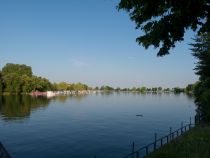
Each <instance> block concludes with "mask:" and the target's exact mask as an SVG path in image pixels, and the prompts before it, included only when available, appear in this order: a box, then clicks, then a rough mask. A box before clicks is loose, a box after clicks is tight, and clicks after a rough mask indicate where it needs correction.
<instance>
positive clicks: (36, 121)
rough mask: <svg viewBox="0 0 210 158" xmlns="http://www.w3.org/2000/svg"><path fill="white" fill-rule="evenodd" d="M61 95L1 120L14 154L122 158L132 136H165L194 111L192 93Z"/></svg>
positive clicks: (0, 133) (1, 134)
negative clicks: (24, 115) (23, 113)
mask: <svg viewBox="0 0 210 158" xmlns="http://www.w3.org/2000/svg"><path fill="white" fill-rule="evenodd" d="M64 100H65V99H64V98H62V99H61V98H55V99H52V100H51V101H50V103H49V105H48V106H47V107H46V108H42V107H41V106H40V107H39V108H37V109H36V110H34V111H33V112H32V113H31V114H30V116H29V117H28V118H27V119H25V120H24V121H5V120H4V119H0V129H1V130H0V140H1V141H2V142H3V143H4V144H5V146H6V148H7V149H8V151H10V153H11V155H12V157H14V158H16V157H17V158H18V157H22V158H24V157H25V158H26V157H30V158H35V157H51V158H54V157H64V158H65V157H66V158H67V157H74V158H80V157H84V156H85V157H92V154H96V155H98V156H99V157H102V158H105V157H120V156H124V154H127V153H129V152H130V151H131V150H130V149H131V146H130V144H131V142H132V141H135V143H136V145H137V146H142V145H144V144H146V143H149V142H151V141H153V138H154V133H155V132H157V133H158V137H160V136H163V135H165V134H166V133H168V132H169V127H170V126H171V127H172V128H173V129H175V128H178V127H180V125H181V122H182V121H183V122H184V123H187V122H189V119H190V117H191V116H192V117H193V116H194V114H195V106H194V103H193V98H191V99H190V98H189V97H187V96H186V95H184V94H179V95H174V94H162V95H161V94H156V95H155V94H147V95H145V94H139V93H113V94H108V93H104V94H98V95H95V94H92V95H87V96H85V97H83V98H80V99H79V100H78V98H74V97H67V98H66V100H65V101H64ZM0 112H1V115H2V117H5V114H2V111H0ZM137 114H141V115H143V117H137V116H136V115H137ZM78 151H82V152H78Z"/></svg>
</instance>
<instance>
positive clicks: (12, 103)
mask: <svg viewBox="0 0 210 158" xmlns="http://www.w3.org/2000/svg"><path fill="white" fill-rule="evenodd" d="M0 103H1V104H0V116H2V117H3V119H4V120H17V119H24V118H27V117H29V116H30V114H31V111H32V110H36V109H38V108H40V107H47V106H48V104H49V103H50V100H49V99H47V98H46V97H32V96H22V95H12V96H0Z"/></svg>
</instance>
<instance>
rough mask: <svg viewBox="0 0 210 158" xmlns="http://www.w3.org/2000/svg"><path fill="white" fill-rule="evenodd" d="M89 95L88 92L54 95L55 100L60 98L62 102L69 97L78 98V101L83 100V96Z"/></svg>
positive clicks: (71, 98)
mask: <svg viewBox="0 0 210 158" xmlns="http://www.w3.org/2000/svg"><path fill="white" fill-rule="evenodd" d="M86 96H87V94H79V95H59V96H56V97H54V98H53V99H54V100H58V101H59V102H61V103H65V102H66V101H67V100H68V99H70V100H73V99H75V100H77V101H81V100H82V99H83V98H85V97H86Z"/></svg>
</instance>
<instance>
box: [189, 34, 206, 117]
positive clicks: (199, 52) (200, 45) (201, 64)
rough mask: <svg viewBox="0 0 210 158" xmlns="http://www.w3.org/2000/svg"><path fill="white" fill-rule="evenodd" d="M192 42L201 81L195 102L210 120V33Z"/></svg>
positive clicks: (196, 89) (197, 86)
mask: <svg viewBox="0 0 210 158" xmlns="http://www.w3.org/2000/svg"><path fill="white" fill-rule="evenodd" d="M194 41H195V42H194V43H193V44H191V46H192V49H191V50H192V51H193V56H194V57H195V58H196V59H197V60H198V62H197V63H196V67H195V71H196V74H197V75H199V82H198V83H197V84H196V86H195V102H196V104H197V105H198V107H199V109H200V111H201V112H202V113H203V114H204V115H205V116H206V117H207V118H208V119H209V120H210V33H204V34H202V35H199V36H197V37H196V39H194Z"/></svg>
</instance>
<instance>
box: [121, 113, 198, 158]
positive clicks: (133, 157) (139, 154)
mask: <svg viewBox="0 0 210 158" xmlns="http://www.w3.org/2000/svg"><path fill="white" fill-rule="evenodd" d="M200 122H201V116H200V115H197V116H195V119H194V124H192V121H191V117H190V123H188V124H185V125H183V122H182V123H181V127H180V128H179V129H177V130H175V131H173V132H172V128H171V127H170V130H169V131H170V132H169V134H168V135H165V136H163V137H161V138H158V139H157V133H155V134H154V142H152V143H150V144H148V145H145V146H143V147H141V148H139V149H137V150H135V142H133V143H132V152H131V153H129V154H128V155H126V156H124V157H123V158H143V157H146V156H148V155H149V154H150V153H151V152H154V151H155V150H157V149H158V148H161V147H162V146H163V145H165V144H167V143H169V142H171V141H172V140H174V139H175V138H177V137H178V136H181V135H183V134H184V133H185V132H187V131H189V130H190V129H191V128H193V127H194V126H195V125H196V124H199V123H200Z"/></svg>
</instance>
